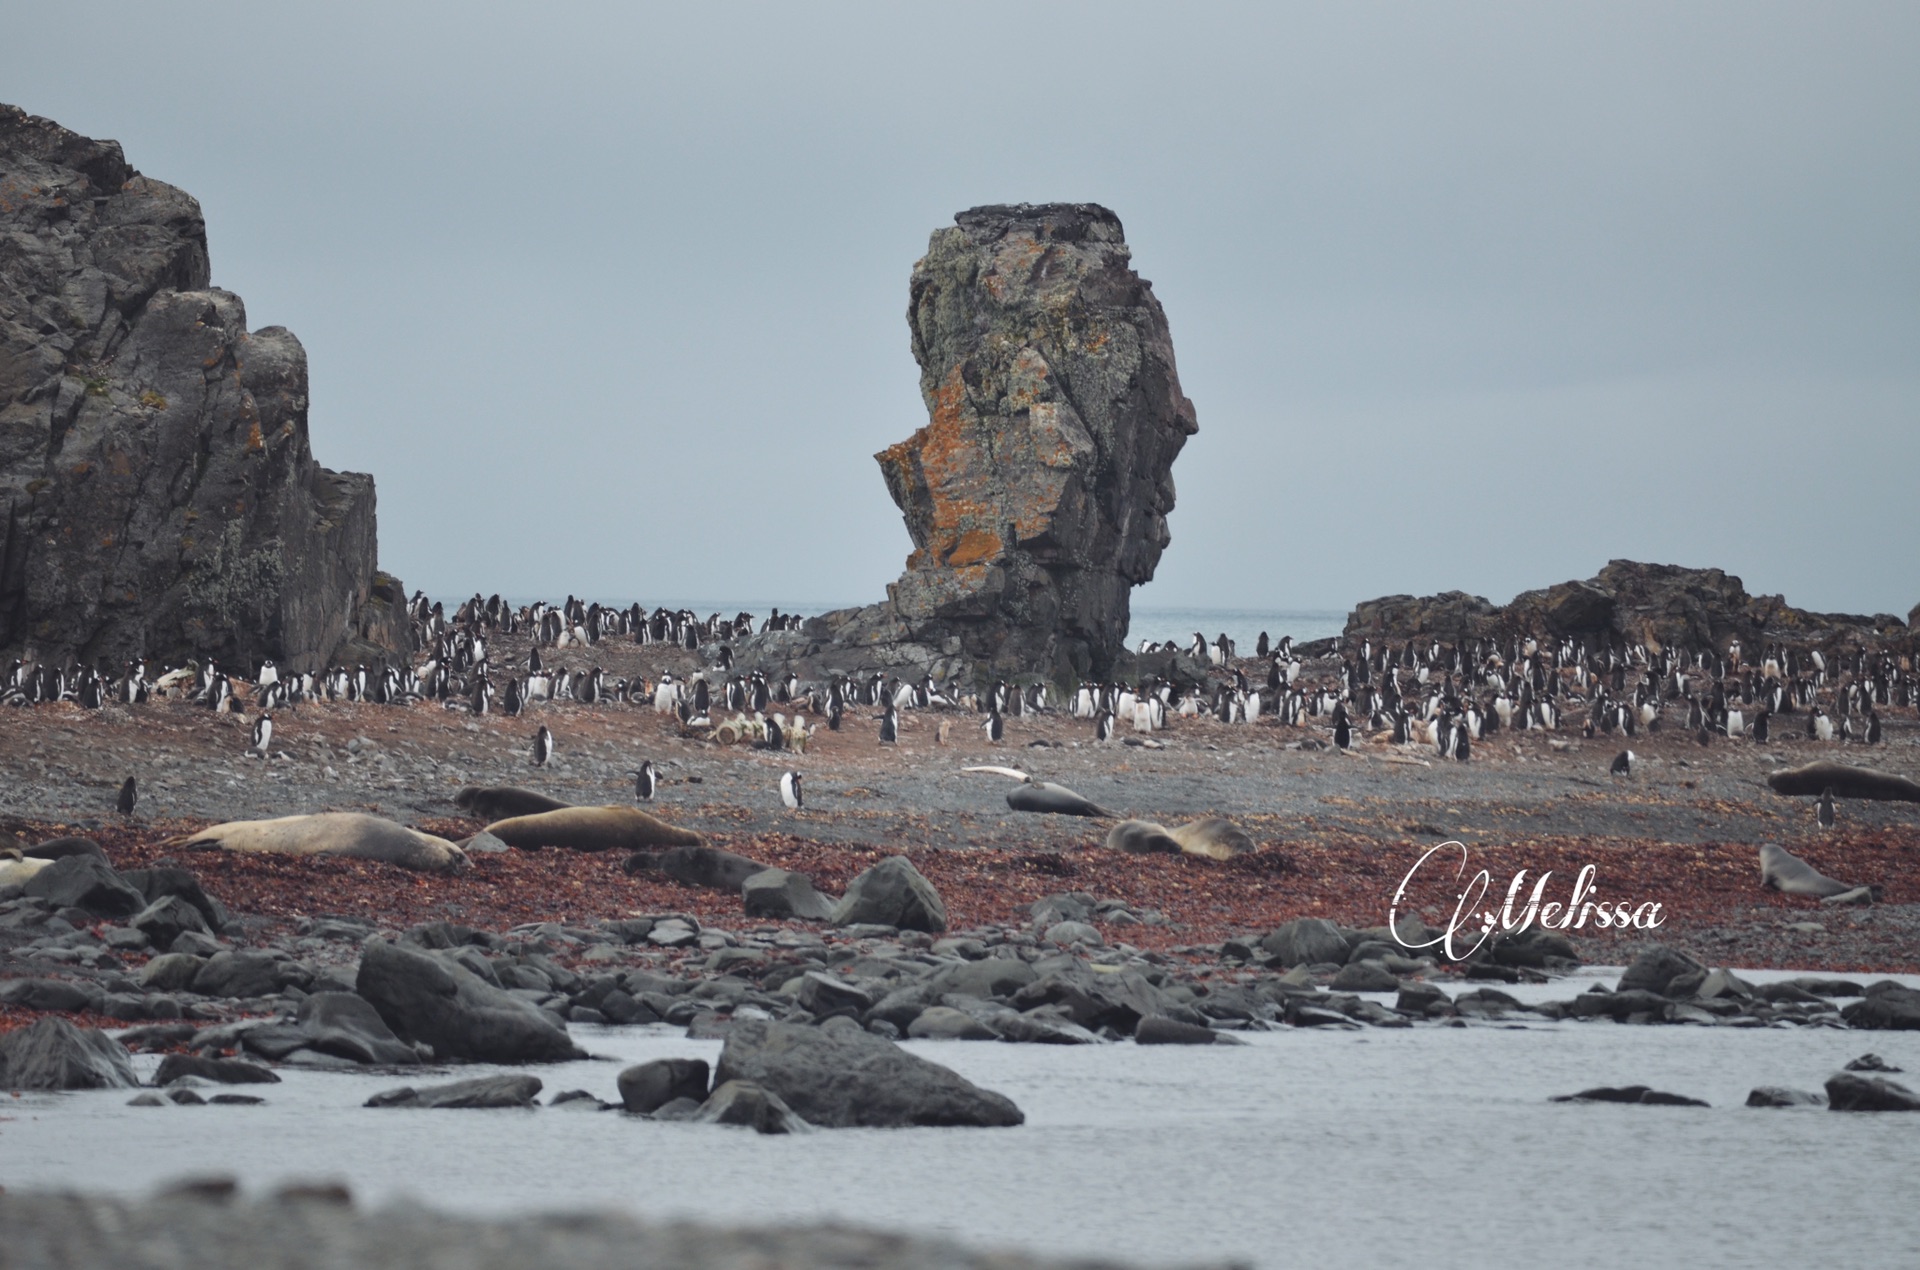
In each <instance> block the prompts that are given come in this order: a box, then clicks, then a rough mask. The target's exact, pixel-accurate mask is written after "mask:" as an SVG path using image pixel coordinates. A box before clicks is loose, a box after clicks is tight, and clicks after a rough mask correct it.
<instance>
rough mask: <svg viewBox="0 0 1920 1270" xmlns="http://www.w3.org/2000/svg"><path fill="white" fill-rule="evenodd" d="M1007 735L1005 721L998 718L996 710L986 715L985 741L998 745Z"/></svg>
mask: <svg viewBox="0 0 1920 1270" xmlns="http://www.w3.org/2000/svg"><path fill="white" fill-rule="evenodd" d="M1006 735H1007V723H1006V720H1005V719H1003V718H1001V717H1000V712H999V711H998V710H995V711H993V712H992V713H990V714H988V715H987V740H989V741H992V742H994V743H995V744H998V743H999V742H1000V741H1001V740H1003V739H1005V737H1006Z"/></svg>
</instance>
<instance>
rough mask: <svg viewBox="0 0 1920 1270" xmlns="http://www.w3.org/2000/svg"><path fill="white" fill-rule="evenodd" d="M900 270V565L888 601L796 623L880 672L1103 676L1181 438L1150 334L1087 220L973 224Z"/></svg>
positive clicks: (962, 218)
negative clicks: (911, 403) (906, 285)
mask: <svg viewBox="0 0 1920 1270" xmlns="http://www.w3.org/2000/svg"><path fill="white" fill-rule="evenodd" d="M954 220H955V227H954V228H951V229H943V230H938V231H936V232H935V233H934V235H933V238H932V241H931V242H930V243H929V245H928V249H927V254H926V256H925V257H924V258H923V259H922V260H921V261H920V262H919V263H918V264H917V265H916V266H915V267H914V273H913V283H912V302H911V307H910V309H909V312H908V321H909V323H910V325H911V326H912V328H913V352H914V357H915V359H916V360H917V361H918V362H919V363H920V393H921V397H922V398H923V399H924V400H925V402H926V405H927V412H928V415H929V422H928V423H927V426H926V427H924V428H922V429H920V431H918V432H916V433H915V434H914V435H913V436H912V437H911V438H909V439H908V440H906V441H903V442H901V443H900V444H898V445H895V446H892V447H890V448H888V449H887V450H885V451H883V452H882V453H881V454H879V455H878V456H877V457H878V459H879V462H880V467H881V471H882V472H883V474H884V475H885V477H886V482H887V491H888V493H889V494H891V495H892V497H893V500H894V502H895V503H897V504H898V505H899V506H900V510H901V512H902V514H903V515H904V516H905V518H906V522H907V531H908V533H909V534H910V535H911V536H912V538H913V544H914V550H913V553H912V554H911V555H910V556H909V557H908V558H907V566H906V571H905V572H904V573H903V574H902V575H901V577H900V579H899V581H897V582H895V583H894V584H893V585H892V586H891V587H890V588H889V598H888V599H887V601H886V602H884V603H882V604H877V605H873V606H871V607H869V608H866V609H859V610H844V611H842V612H838V613H830V614H827V615H825V616H823V617H820V618H816V619H814V620H813V621H811V622H809V623H808V624H807V625H806V627H805V628H804V636H805V638H806V639H808V640H810V641H822V640H826V641H835V642H838V643H839V644H841V645H842V646H845V647H849V648H853V649H858V650H859V651H860V652H862V653H864V654H866V655H867V657H868V658H869V659H870V660H871V661H873V662H875V663H876V664H892V665H903V666H905V665H917V666H925V667H928V668H936V663H938V666H937V668H938V669H950V668H954V667H956V666H957V665H958V664H959V663H962V662H964V663H968V664H971V665H973V666H975V667H977V668H978V669H979V671H980V672H981V673H982V674H986V675H1008V676H1011V675H1031V674H1034V673H1040V674H1044V675H1046V676H1047V677H1049V678H1051V679H1054V680H1056V681H1065V680H1075V681H1077V680H1083V679H1089V678H1092V679H1099V678H1103V677H1105V676H1107V675H1108V674H1109V673H1110V672H1111V671H1112V670H1113V668H1114V666H1115V664H1116V662H1117V661H1118V660H1119V659H1120V657H1121V655H1122V648H1121V643H1122V640H1123V639H1124V638H1125V636H1126V630H1127V623H1128V616H1129V608H1128V604H1129V596H1130V592H1131V590H1132V588H1133V587H1134V586H1137V585H1138V584H1140V583H1142V582H1145V581H1147V580H1148V579H1149V578H1151V577H1152V576H1153V572H1154V568H1155V566H1156V565H1157V564H1158V562H1159V559H1160V553H1161V551H1162V550H1164V549H1165V547H1166V545H1167V543H1168V541H1169V538H1170V536H1169V533H1168V529H1167V513H1168V512H1170V511H1171V510H1172V509H1173V478H1172V467H1173V461H1174V458H1175V456H1177V455H1178V454H1179V452H1180V449H1181V447H1182V446H1183V445H1185V443H1186V439H1187V437H1188V436H1190V435H1192V434H1193V433H1194V431H1195V430H1196V426H1197V425H1196V424H1195V422H1194V413H1193V405H1192V403H1191V402H1189V401H1188V400H1187V399H1186V398H1185V397H1184V396H1183V395H1182V394H1181V392H1180V382H1179V377H1178V375H1177V373H1176V371H1175V369H1174V360H1173V345H1172V341H1171V338H1170V336H1169V335H1168V332H1167V323H1166V317H1165V314H1164V313H1163V312H1162V311H1161V308H1160V304H1159V301H1158V300H1156V299H1155V298H1154V295H1153V292H1152V289H1151V287H1150V286H1149V284H1148V283H1147V282H1146V281H1144V280H1143V279H1141V278H1140V277H1139V275H1137V274H1135V273H1134V272H1133V270H1132V269H1131V268H1129V267H1128V257H1129V252H1128V249H1127V246H1126V243H1125V240H1124V237H1123V235H1122V232H1121V227H1120V222H1119V219H1118V218H1117V217H1115V216H1114V214H1113V213H1112V212H1110V211H1108V210H1106V209H1105V208H1103V207H1097V206H1094V205H1092V204H1048V205H1044V206H1028V205H1025V204H1022V205H1019V206H1012V207H977V208H974V209H972V210H970V211H966V212H962V213H960V214H959V215H958V216H956V217H955V218H954Z"/></svg>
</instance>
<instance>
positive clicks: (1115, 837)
mask: <svg viewBox="0 0 1920 1270" xmlns="http://www.w3.org/2000/svg"><path fill="white" fill-rule="evenodd" d="M1107 847H1108V848H1109V849H1110V850H1113V851H1125V852H1126V853H1128V854H1129V855H1151V854H1167V855H1175V854H1184V855H1201V856H1206V857H1207V858H1208V859H1210V860H1231V859H1232V858H1233V857H1235V856H1237V855H1245V854H1246V853H1247V852H1249V851H1253V850H1256V849H1257V847H1256V846H1255V843H1254V841H1253V838H1252V837H1251V836H1250V835H1249V834H1248V833H1247V831H1246V830H1244V829H1242V828H1241V827H1240V826H1239V825H1236V824H1234V823H1233V822H1232V821H1231V820H1228V819H1226V818H1225V817H1222V816H1204V817H1202V818H1201V819H1199V820H1196V821H1193V822H1192V823H1191V824H1185V825H1181V826H1180V827H1179V828H1178V829H1168V828H1166V827H1165V826H1163V825H1156V824H1154V823H1153V822H1152V821H1151V820H1123V821H1121V822H1120V823H1119V824H1117V825H1115V826H1114V827H1113V828H1112V829H1110V830H1108V831H1107Z"/></svg>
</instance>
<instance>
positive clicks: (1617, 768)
mask: <svg viewBox="0 0 1920 1270" xmlns="http://www.w3.org/2000/svg"><path fill="white" fill-rule="evenodd" d="M1632 771H1633V751H1632V750H1621V751H1620V753H1619V754H1617V755H1615V756H1614V760H1613V764H1612V766H1610V767H1608V768H1607V774H1608V775H1609V776H1627V775H1630V774H1631V773H1632Z"/></svg>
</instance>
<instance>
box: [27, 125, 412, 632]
mask: <svg viewBox="0 0 1920 1270" xmlns="http://www.w3.org/2000/svg"><path fill="white" fill-rule="evenodd" d="M0 242H3V243H5V250H4V251H0V649H20V648H25V649H29V650H31V651H32V652H33V653H34V654H35V655H37V656H39V657H42V658H48V659H57V658H61V657H65V656H68V655H73V656H78V657H80V658H82V659H86V660H93V659H120V658H125V657H130V656H134V655H145V656H149V657H154V658H159V659H172V660H178V659H181V658H183V657H185V656H188V655H199V654H212V655H214V656H216V657H220V658H223V659H225V660H228V661H229V662H231V663H233V664H234V665H236V666H248V667H250V666H251V665H252V664H253V663H255V662H257V661H258V660H259V659H260V658H262V657H268V656H271V657H274V658H277V659H278V660H280V661H281V662H282V663H283V664H285V665H287V666H289V667H291V668H293V669H313V668H316V667H318V666H320V665H321V664H323V663H324V662H326V661H327V660H328V659H329V658H331V657H332V656H334V655H335V653H336V652H339V651H342V648H343V645H347V644H348V642H349V641H352V640H364V641H366V642H367V644H369V645H373V646H377V647H371V648H368V647H364V646H363V647H362V648H361V649H360V650H359V651H361V652H362V654H363V656H364V655H377V654H378V652H380V651H382V650H383V649H392V650H398V649H401V648H403V647H404V646H405V641H406V640H407V639H408V638H409V637H408V633H407V627H406V622H405V615H404V611H403V607H402V603H403V599H404V597H403V594H402V591H401V588H400V585H399V583H397V582H395V581H393V580H392V579H381V578H378V577H377V576H376V574H375V569H374V563H375V560H374V495H373V478H372V477H369V476H364V475H360V474H357V473H339V472H329V471H327V470H326V469H324V468H322V467H321V466H320V465H319V464H318V463H316V462H315V461H314V458H313V454H312V452H311V450H310V449H309V447H308V438H307V358H306V352H305V350H304V349H302V348H301V346H300V341H299V340H297V339H295V338H294V336H293V334H292V332H290V331H287V330H286V329H284V328H282V327H277V326H270V327H265V328H262V329H261V330H258V331H251V332H250V331H248V330H247V316H246V309H245V308H244V306H243V305H242V304H241V301H240V297H238V296H236V295H234V294H232V293H231V292H228V291H222V290H219V289H217V288H214V287H212V286H210V284H209V278H210V265H209V262H208V257H207V236H206V223H205V221H204V220H203V219H202V218H201V215H200V205H199V204H198V203H197V202H196V201H195V200H194V199H193V198H192V197H191V196H190V195H188V194H186V193H184V192H183V191H181V190H177V189H175V188H173V187H172V186H170V185H165V184H162V183H161V182H159V181H155V180H152V179H150V178H148V177H144V176H142V175H140V174H139V173H138V172H136V171H135V170H134V169H133V167H132V166H131V165H129V164H128V163H127V161H126V159H125V158H124V157H123V156H122V154H121V152H120V147H119V145H118V144H117V143H115V142H112V141H94V140H91V139H89V138H87V137H82V136H78V135H77V134H75V133H72V132H69V131H67V130H66V129H65V128H62V127H60V126H59V125H58V124H55V123H53V122H51V121H49V120H46V119H40V118H36V117H35V116H32V115H28V114H27V113H25V112H24V111H22V110H20V109H18V108H17V107H13V106H0Z"/></svg>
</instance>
